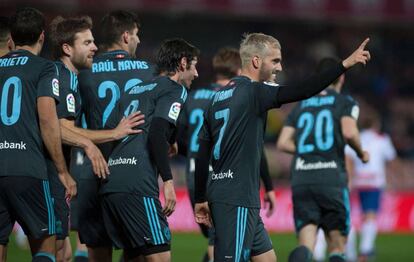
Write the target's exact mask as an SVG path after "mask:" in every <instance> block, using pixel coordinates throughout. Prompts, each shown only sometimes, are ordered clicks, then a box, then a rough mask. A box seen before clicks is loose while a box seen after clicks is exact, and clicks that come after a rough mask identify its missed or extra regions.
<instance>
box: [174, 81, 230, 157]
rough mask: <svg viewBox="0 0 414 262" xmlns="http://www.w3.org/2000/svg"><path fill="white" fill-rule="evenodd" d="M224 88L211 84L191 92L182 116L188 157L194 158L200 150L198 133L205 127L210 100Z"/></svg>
mask: <svg viewBox="0 0 414 262" xmlns="http://www.w3.org/2000/svg"><path fill="white" fill-rule="evenodd" d="M221 87H222V86H220V85H218V84H211V85H210V86H209V87H207V88H198V89H196V90H191V91H190V92H189V94H188V98H187V101H186V102H185V104H184V108H183V110H182V113H181V115H180V120H179V121H180V124H182V125H183V126H184V127H185V128H187V135H188V137H187V143H188V148H187V157H188V159H190V158H193V157H194V156H195V154H197V152H198V149H199V144H198V133H199V132H200V129H201V127H202V126H203V121H204V113H205V112H206V111H207V109H208V107H209V106H210V100H211V98H212V97H213V96H214V94H215V93H216V91H218V90H220V88H221Z"/></svg>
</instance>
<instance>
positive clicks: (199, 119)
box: [177, 47, 276, 261]
mask: <svg viewBox="0 0 414 262" xmlns="http://www.w3.org/2000/svg"><path fill="white" fill-rule="evenodd" d="M213 71H214V73H215V78H216V79H215V82H214V83H212V84H211V85H210V86H209V87H207V88H198V89H195V90H191V92H190V93H189V94H188V98H187V101H186V102H185V105H184V108H183V110H182V113H181V114H180V119H179V128H178V136H177V140H178V142H179V151H180V153H181V154H183V155H185V156H186V157H187V170H186V180H187V188H188V192H189V195H190V201H191V205H192V207H193V208H194V205H195V202H194V169H195V156H196V154H197V152H198V148H199V145H198V141H197V140H198V132H199V130H200V128H201V127H202V125H203V120H204V117H203V116H204V112H205V111H206V110H207V109H208V107H209V102H210V100H211V98H212V97H213V96H214V94H215V93H216V92H217V91H219V90H220V89H221V88H222V87H224V86H226V85H227V84H228V82H229V81H230V79H232V78H233V77H235V76H238V75H240V72H241V59H240V54H239V51H238V50H237V49H235V48H229V47H225V48H221V49H220V50H219V51H218V52H217V53H216V54H215V55H214V57H213ZM183 151H184V152H183ZM260 175H261V178H262V180H263V183H264V186H265V189H266V194H265V201H266V203H269V205H268V207H269V210H268V213H267V215H268V216H270V215H271V214H272V213H273V210H274V209H273V208H274V206H275V205H276V197H275V193H274V192H273V185H272V180H271V178H270V174H269V169H268V165H267V160H266V156H265V154H264V152H263V154H262V159H261V166H260ZM199 225H200V228H201V232H202V233H203V235H204V236H205V237H206V238H208V239H209V243H208V252H207V253H208V255H207V257H206V258H207V259H205V261H212V260H213V247H214V229H212V228H210V229H209V228H208V227H207V226H206V225H203V224H199Z"/></svg>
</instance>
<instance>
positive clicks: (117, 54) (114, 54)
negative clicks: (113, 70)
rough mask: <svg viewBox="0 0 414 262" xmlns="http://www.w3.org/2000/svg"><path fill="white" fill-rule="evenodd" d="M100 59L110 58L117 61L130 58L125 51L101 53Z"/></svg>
mask: <svg viewBox="0 0 414 262" xmlns="http://www.w3.org/2000/svg"><path fill="white" fill-rule="evenodd" d="M101 56H102V57H110V58H117V59H123V58H130V57H131V56H130V55H129V54H128V52H127V51H125V50H113V51H108V52H103V53H102V54H101Z"/></svg>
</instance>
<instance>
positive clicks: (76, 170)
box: [69, 150, 92, 231]
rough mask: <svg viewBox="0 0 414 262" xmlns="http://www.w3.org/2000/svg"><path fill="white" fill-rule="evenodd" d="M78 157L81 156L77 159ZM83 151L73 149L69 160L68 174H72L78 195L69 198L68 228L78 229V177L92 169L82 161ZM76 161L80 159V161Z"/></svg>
mask: <svg viewBox="0 0 414 262" xmlns="http://www.w3.org/2000/svg"><path fill="white" fill-rule="evenodd" d="M78 158H81V160H79V159H78ZM84 158H85V157H84V153H83V152H82V151H79V150H74V152H73V153H72V155H71V162H70V174H71V175H72V177H73V179H75V181H76V184H77V185H78V195H77V196H76V197H75V198H72V199H71V200H70V204H69V205H70V216H69V222H70V223H69V225H70V230H73V231H78V228H79V226H78V220H79V210H78V209H79V208H78V202H79V201H78V198H79V195H80V194H81V192H80V190H79V184H80V182H79V181H80V177H81V174H82V173H83V172H92V170H90V169H88V168H87V166H85V165H84V164H82V163H83V161H84ZM78 161H81V162H80V163H79V162H78Z"/></svg>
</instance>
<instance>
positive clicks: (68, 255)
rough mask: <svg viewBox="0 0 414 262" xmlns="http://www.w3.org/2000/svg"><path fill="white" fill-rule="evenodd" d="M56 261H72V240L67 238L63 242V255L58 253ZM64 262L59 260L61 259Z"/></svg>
mask: <svg viewBox="0 0 414 262" xmlns="http://www.w3.org/2000/svg"><path fill="white" fill-rule="evenodd" d="M56 254H57V255H56V261H63V262H70V261H72V246H71V245H70V238H69V237H66V238H65V239H64V240H63V247H62V250H61V254H59V251H58V252H56ZM60 258H61V259H62V260H59V259H60Z"/></svg>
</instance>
